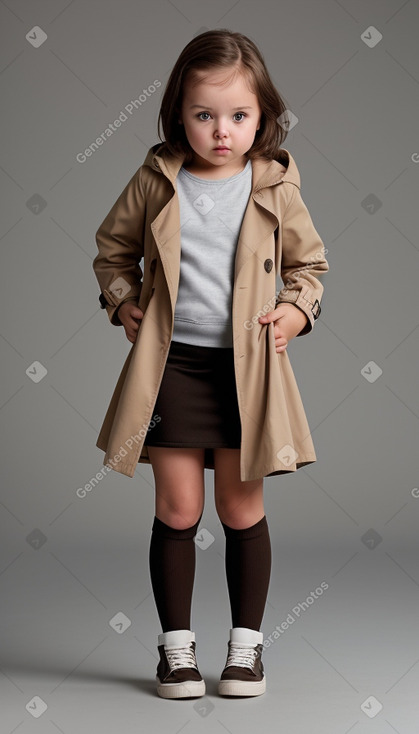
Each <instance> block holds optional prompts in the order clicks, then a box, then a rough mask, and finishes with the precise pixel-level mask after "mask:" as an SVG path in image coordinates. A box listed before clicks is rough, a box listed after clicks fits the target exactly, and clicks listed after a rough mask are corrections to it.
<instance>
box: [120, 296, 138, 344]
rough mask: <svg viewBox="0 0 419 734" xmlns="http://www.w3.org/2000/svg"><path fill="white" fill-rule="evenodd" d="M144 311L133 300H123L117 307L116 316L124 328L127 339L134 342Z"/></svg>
mask: <svg viewBox="0 0 419 734" xmlns="http://www.w3.org/2000/svg"><path fill="white" fill-rule="evenodd" d="M143 316H144V313H143V311H141V309H140V308H138V306H136V305H135V303H134V302H133V301H125V303H122V304H121V305H120V307H119V308H118V318H119V320H120V322H121V323H122V326H123V327H124V329H125V334H126V337H127V339H128V341H130V342H132V343H133V344H134V342H135V340H136V339H137V334H138V329H139V328H140V323H141V319H142V318H143Z"/></svg>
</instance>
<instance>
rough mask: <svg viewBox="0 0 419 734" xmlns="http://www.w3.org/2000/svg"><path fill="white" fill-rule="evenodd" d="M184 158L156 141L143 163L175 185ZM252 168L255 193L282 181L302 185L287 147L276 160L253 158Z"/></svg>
mask: <svg viewBox="0 0 419 734" xmlns="http://www.w3.org/2000/svg"><path fill="white" fill-rule="evenodd" d="M183 160H184V156H183V155H179V156H174V155H172V154H171V153H170V152H169V151H168V149H167V147H166V144H165V143H164V142H163V143H156V144H155V145H153V146H152V147H151V148H150V149H149V151H148V153H147V156H146V158H145V160H144V164H143V165H144V166H150V168H152V169H153V170H154V171H158V172H161V173H164V174H165V175H166V176H167V178H169V179H170V181H171V182H172V184H173V185H174V181H175V179H176V176H177V174H178V173H179V169H180V167H181V166H182V163H183ZM252 169H253V193H254V192H255V191H258V190H259V189H262V188H266V187H268V186H274V185H275V184H277V183H279V182H280V181H284V182H285V181H287V182H289V183H291V184H294V186H296V187H297V188H298V189H300V187H301V180H300V174H299V171H298V168H297V164H296V163H295V161H294V158H293V157H292V155H291V153H290V152H289V151H288V150H286V149H285V148H280V149H279V154H278V158H277V159H275V160H268V159H267V158H256V159H253V160H252Z"/></svg>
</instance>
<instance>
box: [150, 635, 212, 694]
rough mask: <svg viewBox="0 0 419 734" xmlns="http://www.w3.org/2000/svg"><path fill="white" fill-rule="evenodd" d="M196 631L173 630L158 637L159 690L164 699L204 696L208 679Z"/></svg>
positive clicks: (157, 677) (157, 679)
mask: <svg viewBox="0 0 419 734" xmlns="http://www.w3.org/2000/svg"><path fill="white" fill-rule="evenodd" d="M195 645H196V643H195V632H192V631H191V630H170V631H169V632H162V633H161V634H160V635H159V637H158V651H159V653H160V661H159V663H158V665H157V675H156V681H157V693H158V695H159V696H161V697H162V698H190V697H196V696H203V695H204V693H205V681H204V680H203V679H202V676H201V674H200V672H199V670H198V666H197V663H196V657H195Z"/></svg>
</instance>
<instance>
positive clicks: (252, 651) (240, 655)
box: [225, 642, 258, 668]
mask: <svg viewBox="0 0 419 734" xmlns="http://www.w3.org/2000/svg"><path fill="white" fill-rule="evenodd" d="M257 654H258V651H257V650H256V648H255V647H253V646H249V645H245V646H243V643H237V642H231V643H230V648H229V653H228V656H227V662H226V664H225V667H226V668H227V667H228V666H229V665H238V666H240V667H241V668H253V664H254V662H255V659H256V656H257Z"/></svg>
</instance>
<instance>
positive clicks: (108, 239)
mask: <svg viewBox="0 0 419 734" xmlns="http://www.w3.org/2000/svg"><path fill="white" fill-rule="evenodd" d="M141 171H142V167H140V168H139V169H138V170H137V171H136V173H135V174H134V175H133V177H132V178H131V180H130V181H129V182H128V184H127V185H126V187H125V189H124V190H123V191H122V193H121V194H120V196H119V197H118V199H117V200H116V202H115V204H114V205H113V207H112V209H111V210H110V212H109V213H108V214H107V215H106V217H105V219H104V220H103V222H102V224H101V225H100V227H99V229H98V230H97V232H96V234H95V239H96V244H97V247H98V250H99V252H98V254H97V255H96V257H95V259H94V260H93V263H92V265H93V270H94V272H95V275H96V278H97V280H98V283H99V287H100V290H101V294H100V296H99V300H100V302H101V307H102V308H106V311H107V314H108V317H109V320H110V322H111V324H114V325H115V326H121V321H120V320H119V318H118V313H117V311H118V307H119V306H120V305H121V304H122V303H124V302H125V301H131V300H132V301H135V302H138V299H139V296H140V293H141V289H142V279H143V271H142V269H141V267H140V261H141V259H142V258H143V256H144V238H143V229H144V220H145V196H144V189H143V184H142V177H141Z"/></svg>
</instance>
